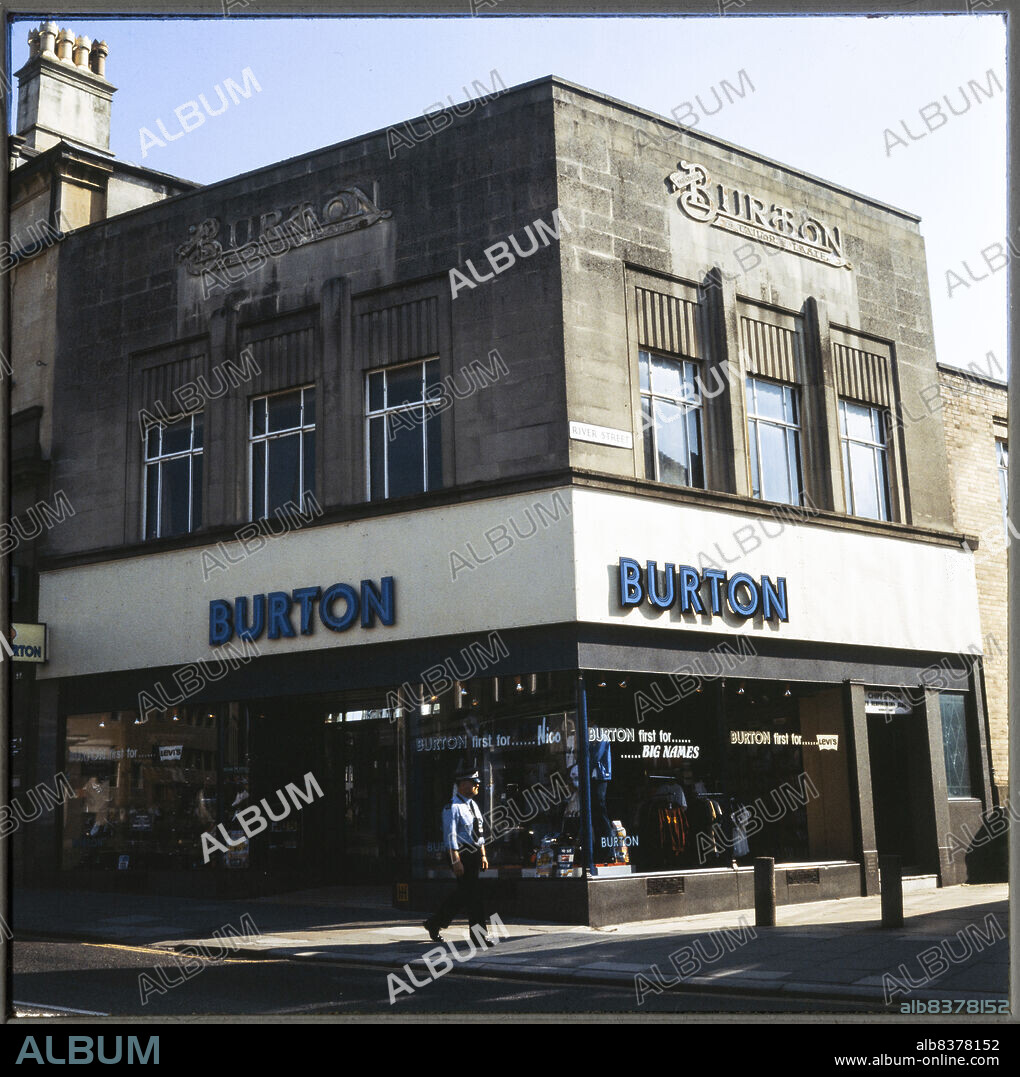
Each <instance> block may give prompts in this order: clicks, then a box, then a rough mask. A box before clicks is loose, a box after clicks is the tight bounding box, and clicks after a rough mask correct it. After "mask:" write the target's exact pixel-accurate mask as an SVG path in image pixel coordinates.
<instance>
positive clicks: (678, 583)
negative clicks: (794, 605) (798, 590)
mask: <svg viewBox="0 0 1020 1077" xmlns="http://www.w3.org/2000/svg"><path fill="white" fill-rule="evenodd" d="M706 584H707V589H708V593H707V595H706V594H705V593H703V592H702V590H701V588H702V587H704V586H705V585H706ZM646 598H647V599H648V602H649V604H650V605H652V606H655V607H657V608H658V609H660V610H668V609H671V608H672V607H673V606H677V607H679V609H680V612H681V613H692V612H693V613H707V612H708V610H709V609H710V610H711V612H712V614H713V615H718V614H721V613H722V612H723V600H724V599H725V603H726V607H727V608H728V609H729V610H730V611H731V612H732V613H734V614H736V615H737V616H738V617H755V616H757V615H758V614H760V615H761V616H762V618H763V619H764V620H766V621H769V620H772V619H773V618H775V619H777V620H780V621H789V619H790V617H789V607H788V603H787V600H786V577H785V576H779V577H777V578H776V580H775V582H773V580H772V578H771V577H770V576H761V577H759V578H758V579H755V578H754V576H750V575H748V573H746V572H735V573H734V574H733V575H732V576H729V577H727V575H726V573H725V572H723V571H722V570H721V569H717V568H705V569H702V570H701V572H700V574H699V572H698V570H697V569H695V568H692V567H691V566H690V565H679V566H676V565H673V564H671V563H669V562H667V563H666V565H665V566H664V570H663V572H662V573H661V585H660V572H659V567H658V564H657V563H656V562H655V561H646V562H645V567H644V568H643V569H642V567H641V564H640V562H638V561H635V560H634V558H632V557H621V558H620V605H621V606H622V607H624V609H626V608H628V607H630V606H640V605H641V603H642V602H643V601H644V600H645V599H646ZM706 601H707V606H706Z"/></svg>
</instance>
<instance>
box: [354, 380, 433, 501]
mask: <svg viewBox="0 0 1020 1077" xmlns="http://www.w3.org/2000/svg"><path fill="white" fill-rule="evenodd" d="M439 391H440V385H439V360H438V359H427V360H425V361H424V362H421V363H409V364H407V365H406V366H399V367H387V368H386V369H385V370H372V371H369V373H368V375H367V376H366V393H365V417H366V422H365V437H366V439H367V457H368V496H369V498H370V499H371V500H372V501H379V500H382V499H384V498H388V497H404V496H406V495H408V494H420V493H424V492H425V491H427V490H437V489H439V488H440V487H441V486H442V485H443V457H442V445H441V442H440V413H439V412H438V411H437V409H436V405H437V396H436V394H437V393H438V392H439Z"/></svg>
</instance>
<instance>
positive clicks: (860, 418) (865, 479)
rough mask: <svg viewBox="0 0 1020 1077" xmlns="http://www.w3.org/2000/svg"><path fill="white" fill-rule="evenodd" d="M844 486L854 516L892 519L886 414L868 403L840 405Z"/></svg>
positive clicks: (847, 402) (842, 402) (870, 518)
mask: <svg viewBox="0 0 1020 1077" xmlns="http://www.w3.org/2000/svg"><path fill="white" fill-rule="evenodd" d="M839 437H840V443H841V445H842V449H843V485H844V487H845V489H846V508H847V512H848V513H850V515H851V516H866V517H867V518H868V519H869V520H888V519H889V468H888V461H887V455H888V454H887V450H886V422H885V413H884V412H883V411H882V410H881V409H880V408H872V407H868V406H867V405H865V404H851V403H850V401H848V400H841V401H840V402H839Z"/></svg>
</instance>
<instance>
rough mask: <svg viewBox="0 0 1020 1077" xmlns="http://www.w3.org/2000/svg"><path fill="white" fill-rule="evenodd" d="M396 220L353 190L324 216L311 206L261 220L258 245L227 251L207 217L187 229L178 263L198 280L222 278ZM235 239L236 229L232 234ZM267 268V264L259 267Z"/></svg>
mask: <svg viewBox="0 0 1020 1077" xmlns="http://www.w3.org/2000/svg"><path fill="white" fill-rule="evenodd" d="M391 216H392V212H391V211H390V210H388V209H379V207H378V206H376V205H375V203H374V202H373V201H372V199H371V198H369V197H368V195H366V194H365V192H364V191H363V190H362V189H361V188H360V187H348V188H345V189H344V190H342V191H339V192H338V193H337V194H335V195H333V197H332V198H330V199H329V201H327V202H326V204H325V206H324V207H323V210H322V214H321V215H319V214H317V213H316V212H315V210H314V209H313V208H312V204H311V202H302V203H300V204H299V205H296V206H292V207H291V208H290V210H289V211H286V214H285V211H283V210H274V211H273V212H272V213H267V214H264V215H263V216H262V217H261V219H260V220H261V226H262V230H261V232H260V233H259V235H258V236H256V237H255V238H254V239H250V240H248V241H247V242H246V243H243V244H241V245H240V246H236V247H235V246H227V247H226V248H224V246H223V243H221V242H220V240H219V238H218V237H219V235H220V221H219V218H217V217H207V218H206V219H205V220H204V221H201V222H199V223H198V224H193V225H191V226H190V228H189V229H188V242H187V243H182V244H181V245H180V246H179V247H178V248H177V257H178V259H179V260H180V261H181V262H183V263H184V265H185V267H186V268H187V271H188V273H190V274H191V275H192V276H194V277H198V276H202V275H203V274H206V273H217V272H220V273H222V272H223V271H224V270H228V269H233V268H235V267H247V266H250V265H251V264H252V261H253V259H257V258H260V257H261V258H262V262H263V263H264V261H265V255H267V254H269V255H274V256H277V255H281V254H286V252H287V251H289V250H293V249H294V248H295V247H302V246H304V245H305V244H308V243H317V242H318V241H319V240H320V239H329V238H330V237H332V236H341V235H344V234H345V233H347V232H354V231H357V230H358V229H360V228H368V227H369V225H373V224H375V222H376V221H381V220H386V219H387V218H388V217H391ZM230 233H231V239H230V240H228V243H231V242H232V241H233V236H234V235H235V227H234V226H232V227H231V228H230ZM259 264H262V263H259Z"/></svg>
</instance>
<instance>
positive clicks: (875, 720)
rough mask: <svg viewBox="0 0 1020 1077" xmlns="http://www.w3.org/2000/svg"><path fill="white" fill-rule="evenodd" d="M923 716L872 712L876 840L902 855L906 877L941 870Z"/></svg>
mask: <svg viewBox="0 0 1020 1077" xmlns="http://www.w3.org/2000/svg"><path fill="white" fill-rule="evenodd" d="M925 738H926V728H925V724H924V718H923V714H917V713H916V712H915V713H914V714H905V715H899V714H872V715H869V716H868V749H869V756H870V760H871V791H872V802H873V804H874V811H875V838H876V844H877V846H878V853H879V855H880V856H883V855H888V854H893V855H896V856H899V857H901V860H902V864H903V874H904V875H919V874H923V873H925V872H931V871H935V870H936V869H937V867H938V865H937V864H936V863H935V862H934V859H933V857H932V853H931V850H933V849H934V848H935V846H936V842H935V833H934V825H935V821H934V818H933V816H932V807H931V803H930V790H928V791H927V792H926V788H927V786H928V785H929V782H930V779H929V777H928V775H927V774H926V772H925V760H926V739H925Z"/></svg>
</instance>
